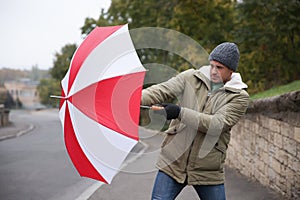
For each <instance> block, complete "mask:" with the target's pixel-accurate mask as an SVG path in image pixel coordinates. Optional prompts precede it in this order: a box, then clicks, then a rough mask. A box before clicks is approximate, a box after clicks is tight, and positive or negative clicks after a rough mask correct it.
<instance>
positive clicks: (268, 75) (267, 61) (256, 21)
mask: <svg viewBox="0 0 300 200" xmlns="http://www.w3.org/2000/svg"><path fill="white" fill-rule="evenodd" d="M237 10H238V16H239V24H240V26H238V27H237V29H236V32H235V33H236V38H237V39H238V41H239V43H240V44H241V45H240V50H241V54H242V56H241V62H240V66H241V67H240V70H241V72H242V74H243V75H244V77H245V78H246V80H248V82H247V83H248V85H249V86H250V87H249V88H250V90H249V91H250V92H251V93H255V92H259V91H262V90H265V89H268V88H271V87H272V86H276V85H279V84H284V83H287V82H291V81H293V80H297V79H299V78H300V51H299V49H300V37H299V34H300V27H299V24H300V17H299V16H300V15H299V13H300V2H299V1H298V0H289V1H282V0H260V1H256V0H244V1H242V3H240V4H239V5H238V7H237Z"/></svg>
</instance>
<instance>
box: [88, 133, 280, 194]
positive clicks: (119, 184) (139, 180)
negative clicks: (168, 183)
mask: <svg viewBox="0 0 300 200" xmlns="http://www.w3.org/2000/svg"><path fill="white" fill-rule="evenodd" d="M140 134H143V133H142V132H141V131H140ZM158 137H161V136H157V135H156V136H151V137H149V138H147V139H146V140H143V141H144V142H145V143H146V144H148V148H147V150H146V151H145V153H144V154H143V155H142V156H141V157H140V158H137V159H136V160H135V161H134V162H132V163H129V164H128V165H127V166H126V167H125V168H124V169H122V170H121V172H120V173H119V174H118V175H117V176H115V178H114V179H113V181H112V183H111V184H109V185H105V184H103V185H101V187H99V188H98V189H97V190H96V191H95V192H94V193H93V194H92V195H91V197H90V198H88V200H128V199H138V200H148V199H150V198H151V191H152V186H153V183H154V179H155V176H156V173H157V170H156V169H155V168H154V164H155V161H154V164H153V166H152V167H149V165H152V162H153V161H149V160H151V159H152V158H153V157H155V159H156V158H157V155H156V156H154V155H153V156H151V157H150V156H148V154H149V153H150V152H154V151H156V152H157V154H158V152H159V151H157V149H158V148H159V146H160V140H161V138H158ZM147 156H148V157H147ZM142 169H145V170H144V172H142ZM150 169H152V170H150ZM135 170H136V171H135ZM139 171H140V172H139ZM147 171H148V172H147ZM136 172H137V173H136ZM225 189H226V196H227V200H241V199H243V200H279V199H283V198H282V197H281V196H280V195H279V194H277V193H275V192H273V191H271V190H270V189H269V188H266V187H264V186H263V185H261V184H260V183H259V182H256V181H250V180H248V179H247V177H245V176H242V175H241V174H239V173H238V172H237V171H235V170H234V169H230V168H228V167H226V168H225ZM197 199H199V198H198V196H197V194H196V192H195V191H194V189H193V188H192V187H191V186H187V187H185V188H184V189H183V191H182V192H181V193H180V194H179V196H178V197H177V198H176V200H197Z"/></svg>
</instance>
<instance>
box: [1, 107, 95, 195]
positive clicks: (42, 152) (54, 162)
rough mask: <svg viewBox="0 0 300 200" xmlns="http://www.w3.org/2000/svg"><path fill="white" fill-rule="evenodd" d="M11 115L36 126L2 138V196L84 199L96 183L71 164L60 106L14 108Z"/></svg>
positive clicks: (15, 118)
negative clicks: (83, 194) (55, 107)
mask: <svg viewBox="0 0 300 200" xmlns="http://www.w3.org/2000/svg"><path fill="white" fill-rule="evenodd" d="M11 118H13V120H17V121H22V122H26V123H30V124H32V125H33V127H34V128H33V130H32V131H30V132H28V133H26V134H24V135H22V136H20V137H16V138H11V139H7V140H2V141H0V199H5V200H19V199H20V200H26V199H31V200H41V199H46V200H47V199H51V200H52V199H53V200H54V199H55V200H59V199H80V195H82V193H83V192H84V191H86V190H87V188H89V187H91V186H92V185H94V184H95V181H93V180H91V179H87V178H82V177H80V176H79V175H78V173H77V172H76V170H75V168H74V167H73V165H72V164H71V161H70V160H69V157H68V155H67V152H66V150H65V146H64V141H63V134H62V128H61V124H60V121H59V118H58V111H57V110H44V111H39V112H29V111H12V113H11Z"/></svg>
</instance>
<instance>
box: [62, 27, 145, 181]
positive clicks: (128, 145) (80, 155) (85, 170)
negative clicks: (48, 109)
mask: <svg viewBox="0 0 300 200" xmlns="http://www.w3.org/2000/svg"><path fill="white" fill-rule="evenodd" d="M145 71H146V70H145V69H144V67H143V66H142V64H141V62H140V60H139V58H138V56H137V53H136V51H135V49H134V46H133V43H132V41H131V38H130V35H129V32H128V26H127V25H122V26H111V27H96V28H95V29H94V30H93V31H92V32H91V33H90V34H89V35H88V36H87V38H86V39H85V40H84V41H83V42H82V44H81V45H80V46H79V47H78V49H77V50H76V52H75V53H74V55H73V59H72V61H71V64H70V67H69V70H68V72H67V73H66V75H65V77H64V79H63V80H62V81H61V85H62V99H61V102H60V111H59V113H60V114H59V115H60V119H61V122H62V126H63V131H64V140H65V145H66V149H67V151H68V154H69V156H70V158H71V160H72V162H73V164H74V166H75V168H76V169H77V171H78V172H79V174H80V175H81V176H85V177H89V178H93V179H96V180H100V181H102V182H105V183H110V182H111V181H112V179H113V177H114V175H115V174H116V173H118V171H119V169H120V167H121V165H122V163H123V161H124V159H125V158H126V156H127V155H128V153H129V152H130V151H131V149H132V148H133V147H134V145H136V144H137V142H138V140H139V137H138V124H139V114H140V107H139V106H140V99H141V90H142V86H143V80H144V76H145Z"/></svg>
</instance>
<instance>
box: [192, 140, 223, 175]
mask: <svg viewBox="0 0 300 200" xmlns="http://www.w3.org/2000/svg"><path fill="white" fill-rule="evenodd" d="M225 151H226V150H225V149H223V148H220V147H218V146H215V147H214V148H213V149H212V150H211V151H210V152H209V153H208V154H207V156H205V157H204V158H200V157H199V156H197V159H196V161H195V168H196V169H197V170H201V171H219V170H220V169H222V168H223V165H224V162H225V157H226V152H225Z"/></svg>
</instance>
